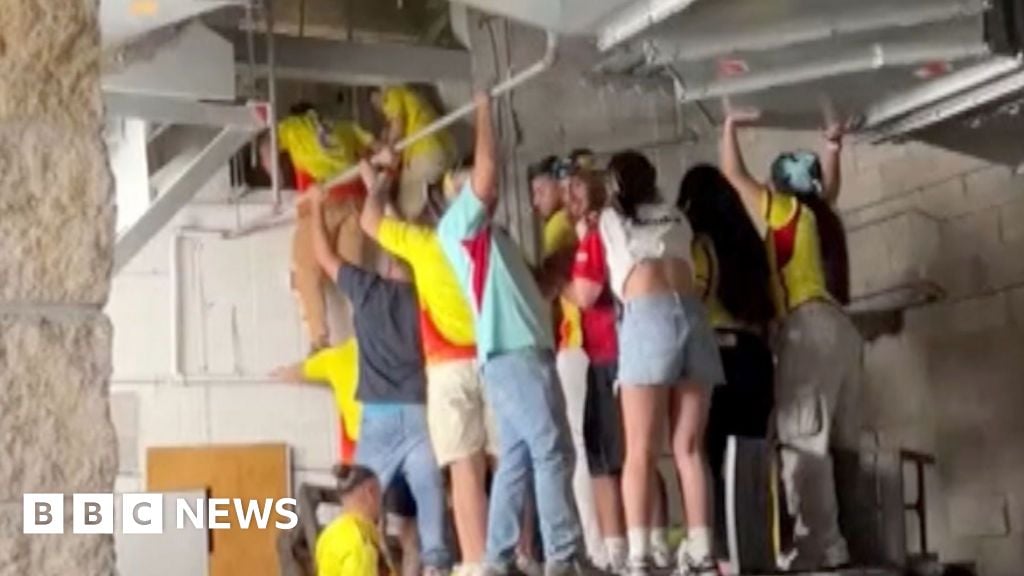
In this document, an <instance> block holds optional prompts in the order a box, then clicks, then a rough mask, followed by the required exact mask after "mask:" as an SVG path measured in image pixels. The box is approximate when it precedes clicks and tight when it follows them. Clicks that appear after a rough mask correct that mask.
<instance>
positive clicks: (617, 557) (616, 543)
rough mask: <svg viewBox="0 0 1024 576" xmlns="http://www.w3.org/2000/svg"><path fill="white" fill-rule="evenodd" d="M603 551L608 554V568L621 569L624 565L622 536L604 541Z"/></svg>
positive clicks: (623, 541) (624, 544) (624, 547)
mask: <svg viewBox="0 0 1024 576" xmlns="http://www.w3.org/2000/svg"><path fill="white" fill-rule="evenodd" d="M604 550H605V552H606V553H607V554H608V564H610V566H609V567H610V568H613V569H615V568H621V567H623V566H625V565H626V555H627V549H626V539H625V538H623V537H622V536H611V537H608V538H605V539H604Z"/></svg>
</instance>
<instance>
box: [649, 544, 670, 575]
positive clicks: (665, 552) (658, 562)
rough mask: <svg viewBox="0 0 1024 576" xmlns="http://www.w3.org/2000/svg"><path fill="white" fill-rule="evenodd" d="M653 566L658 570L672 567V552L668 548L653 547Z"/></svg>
mask: <svg viewBox="0 0 1024 576" xmlns="http://www.w3.org/2000/svg"><path fill="white" fill-rule="evenodd" d="M651 564H652V565H653V566H654V567H655V568H657V569H658V570H665V569H667V568H671V567H672V552H671V551H670V550H669V549H668V548H660V547H652V549H651Z"/></svg>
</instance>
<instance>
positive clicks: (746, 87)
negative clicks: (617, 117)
mask: <svg viewBox="0 0 1024 576" xmlns="http://www.w3.org/2000/svg"><path fill="white" fill-rule="evenodd" d="M988 54H989V48H988V45H987V44H985V43H984V42H983V41H981V40H978V41H966V42H965V41H961V42H938V41H934V42H909V43H903V42H892V43H877V44H873V45H870V46H864V47H861V48H859V49H858V50H855V51H851V52H850V53H848V54H846V55H843V56H842V57H829V58H819V59H808V60H806V61H804V62H803V63H801V64H800V65H799V66H789V67H787V68H777V69H773V70H765V71H764V72H760V73H756V74H749V75H746V76H739V77H736V78H729V79H725V80H713V81H711V82H707V83H705V84H687V85H686V86H685V89H684V91H683V93H682V95H681V100H682V101H683V102H695V101H700V100H708V99H712V98H722V97H727V96H735V95H739V94H749V93H751V92H758V91H761V90H768V89H772V88H779V87H783V86H793V85H797V84H801V83H803V82H810V81H813V80H819V79H821V78H829V77H833V76H841V75H844V74H854V73H859V72H869V71H871V70H877V69H880V68H884V67H891V66H914V65H918V64H922V63H926V62H930V61H932V60H956V59H960V58H970V57H978V56H986V55H988ZM676 72H677V73H678V71H676Z"/></svg>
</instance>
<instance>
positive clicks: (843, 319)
mask: <svg viewBox="0 0 1024 576" xmlns="http://www.w3.org/2000/svg"><path fill="white" fill-rule="evenodd" d="M754 118H756V115H753V114H742V113H737V112H735V111H729V114H728V116H727V118H726V121H725V126H724V131H723V134H722V141H721V157H722V158H721V159H722V172H723V173H724V174H725V176H726V178H728V180H729V182H730V183H731V184H732V186H733V187H734V188H735V189H736V190H737V191H738V192H739V195H740V198H741V199H742V201H743V205H744V207H745V208H746V211H747V214H748V216H749V217H750V219H751V222H753V224H754V227H755V228H756V229H757V230H758V232H759V233H760V234H761V236H762V237H763V238H764V239H765V242H766V243H767V248H768V253H769V261H770V263H771V265H772V272H773V274H772V279H773V283H772V284H773V292H774V295H775V301H776V307H777V308H778V310H779V313H780V315H781V319H780V322H779V327H778V330H777V331H776V338H775V350H776V353H777V355H778V363H777V368H776V370H777V371H776V376H775V386H776V389H775V408H776V416H775V420H776V421H775V424H776V428H777V430H778V437H779V441H780V443H781V444H782V451H781V453H782V467H781V473H782V481H783V484H784V486H785V490H786V502H787V505H788V506H789V512H790V515H791V516H793V517H795V519H796V522H797V523H798V524H799V525H800V526H802V527H803V530H799V531H797V532H796V533H795V535H794V541H793V546H792V547H793V550H792V551H791V552H790V553H788V554H787V556H790V557H792V558H793V560H792V561H791V562H788V563H789V564H790V567H791V568H794V569H811V570H814V569H822V568H833V567H837V566H842V565H844V564H846V563H848V562H849V561H850V555H849V550H848V547H847V543H846V539H845V538H844V537H843V534H842V533H841V532H840V529H839V509H838V508H839V507H838V503H837V500H836V493H835V477H834V473H833V468H832V458H831V455H830V454H831V449H832V448H833V447H845V448H852V449H857V447H858V444H859V435H860V421H859V412H860V410H859V395H860V377H861V372H862V358H863V341H862V340H861V337H860V334H859V333H858V332H857V329H856V327H855V326H854V325H853V323H852V322H851V321H850V319H849V317H847V316H846V314H845V313H844V312H843V309H842V308H841V306H840V303H841V301H842V300H843V299H844V298H845V297H846V296H847V295H846V294H844V293H842V292H844V291H845V290H846V289H844V288H843V287H842V285H841V284H842V283H841V282H840V283H836V282H835V281H834V280H833V282H832V283H830V282H829V268H830V263H832V264H831V268H832V269H833V277H835V271H837V270H838V271H839V272H840V273H842V272H844V271H845V266H844V264H845V262H842V261H841V258H842V256H841V252H837V251H836V247H835V246H834V245H831V244H826V243H827V242H830V240H829V238H830V237H831V236H834V235H835V234H836V233H839V232H841V228H840V229H839V231H838V232H837V231H836V230H831V232H832V233H833V234H832V235H829V234H827V233H823V231H827V230H829V228H828V226H827V224H828V223H827V222H826V221H825V220H819V218H818V217H817V216H816V213H815V210H814V209H812V208H809V207H808V205H807V204H806V203H805V202H803V201H801V199H800V198H801V196H804V197H807V196H809V195H811V194H813V195H816V196H819V197H820V199H822V200H824V201H825V202H826V203H828V204H832V203H834V202H835V200H836V197H837V196H838V193H839V151H840V148H841V136H842V131H841V130H840V129H838V128H835V127H833V128H830V129H829V130H828V132H826V142H825V154H824V155H823V156H824V162H822V161H821V160H820V159H819V157H818V156H817V155H815V154H813V153H809V152H797V153H788V154H784V155H782V156H780V157H779V159H777V160H776V162H775V164H774V165H773V167H772V178H771V180H770V181H769V182H767V183H760V182H758V181H757V180H755V179H754V178H753V177H751V176H750V173H749V172H748V171H747V168H746V166H745V164H744V162H743V158H742V155H741V154H740V150H739V145H738V143H737V138H736V128H737V125H738V124H740V123H742V122H744V121H749V120H753V119H754ZM833 224H835V223H834V222H833ZM835 254H840V258H839V262H838V264H837V263H836V260H837V258H836V257H835ZM830 284H832V287H830ZM793 553H795V554H793Z"/></svg>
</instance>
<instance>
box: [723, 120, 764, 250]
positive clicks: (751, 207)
mask: <svg viewBox="0 0 1024 576" xmlns="http://www.w3.org/2000/svg"><path fill="white" fill-rule="evenodd" d="M757 117H758V115H757V114H755V113H749V112H748V113H741V112H737V111H734V110H730V109H729V107H728V105H726V118H725V124H724V125H723V128H722V141H721V149H720V156H721V159H720V160H721V165H722V174H724V175H725V177H726V179H727V180H729V183H730V184H732V187H733V188H735V189H736V191H737V192H739V195H740V199H741V200H742V201H743V206H744V208H746V209H747V214H748V215H749V216H750V218H751V220H753V222H754V223H755V225H756V227H757V228H758V230H762V231H763V230H764V226H763V222H762V220H763V219H764V218H763V217H762V215H761V197H762V196H763V195H764V193H765V191H764V186H762V185H761V184H760V183H759V182H758V181H757V180H754V178H753V177H752V176H751V175H750V172H748V171H747V166H746V164H745V163H744V162H743V154H742V153H741V152H740V145H739V141H738V140H737V137H736V128H737V126H738V125H739V124H740V123H742V122H747V121H752V120H755V119H756V118H757Z"/></svg>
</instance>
